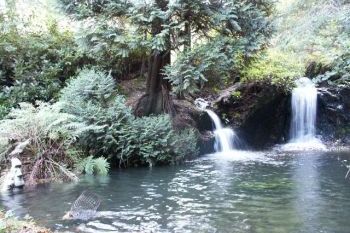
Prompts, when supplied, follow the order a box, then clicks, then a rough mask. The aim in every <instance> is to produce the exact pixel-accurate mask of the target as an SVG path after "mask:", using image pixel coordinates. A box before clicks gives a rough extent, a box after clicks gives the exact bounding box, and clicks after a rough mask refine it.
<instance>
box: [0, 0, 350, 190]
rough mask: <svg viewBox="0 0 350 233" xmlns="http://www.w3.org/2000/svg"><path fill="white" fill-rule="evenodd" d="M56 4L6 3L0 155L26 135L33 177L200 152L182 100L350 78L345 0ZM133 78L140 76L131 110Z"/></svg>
mask: <svg viewBox="0 0 350 233" xmlns="http://www.w3.org/2000/svg"><path fill="white" fill-rule="evenodd" d="M40 2H41V1H38V0H36V1H33V6H37V5H35V4H37V3H40ZM55 2H56V4H54V5H50V7H48V8H50V13H48V15H49V16H47V15H46V18H45V17H44V18H43V17H41V18H40V23H38V20H36V21H35V19H36V18H37V16H38V15H40V14H41V12H46V11H47V9H46V11H45V10H44V9H42V8H40V7H39V6H40V4H39V5H38V10H37V11H33V12H32V14H33V15H31V16H30V17H22V16H21V13H23V12H20V10H19V9H20V8H19V6H20V4H25V3H24V2H22V1H15V0H7V1H6V4H5V5H4V6H3V7H2V8H1V9H0V88H1V92H0V119H2V120H1V121H0V161H1V162H5V161H6V159H7V156H8V154H9V152H10V151H11V149H14V148H15V147H16V146H19V145H21V143H24V142H27V144H26V145H27V148H26V151H25V155H26V156H27V158H28V160H30V161H31V165H30V166H31V172H30V174H27V175H28V178H29V179H30V180H31V181H32V182H33V183H35V180H37V179H48V178H50V179H56V178H59V179H75V175H74V174H73V173H72V171H73V170H75V171H78V172H85V173H89V174H107V173H108V170H109V169H110V167H113V166H119V167H128V166H145V165H147V166H154V165H163V164H177V163H179V162H181V161H183V160H185V159H186V158H190V157H193V156H196V155H198V147H197V145H198V143H197V142H198V136H199V135H198V132H197V130H196V129H193V128H185V129H183V128H182V129H181V130H180V129H177V128H175V127H174V126H173V125H174V124H173V119H174V117H175V116H176V115H177V112H176V107H175V106H174V101H173V100H174V99H177V100H183V99H189V100H191V101H193V98H194V97H197V96H202V95H203V93H205V94H208V93H209V95H211V94H216V93H217V92H218V90H220V89H224V88H227V87H228V86H229V85H232V84H234V83H235V82H256V81H259V80H264V82H265V83H273V84H277V85H279V86H282V87H283V88H285V89H288V88H290V87H291V85H292V84H293V82H292V81H293V80H294V79H295V78H296V77H299V76H303V75H307V76H309V77H312V78H314V80H315V81H317V82H319V83H327V84H332V85H348V84H349V72H350V70H349V69H350V68H349V66H350V65H349V64H350V59H349V46H350V39H349V38H350V36H349V33H350V30H349V25H350V24H349V22H350V19H349V15H350V14H349V11H350V7H349V3H347V1H336V2H334V1H330V0H322V1H316V0H307V1H301V0H300V1H299V0H296V1H289V0H283V1H279V2H278V3H276V4H275V3H274V2H273V1H270V0H259V1H251V0H245V1H232V0H225V1H215V0H214V1H193V0H191V1H187V0H177V1H165V0H155V1H136V0H128V1H118V0H107V1H90V0H89V1H85V0H81V1H66V0H60V1H55ZM45 7H47V6H45ZM51 11H54V12H55V13H52V12H51ZM57 14H58V15H60V16H63V17H65V18H64V22H66V24H65V25H64V26H62V24H61V23H62V22H60V20H62V19H61V18H59V17H57ZM315 18H317V20H313V19H315ZM67 22H68V23H67ZM38 24H39V26H38ZM70 24H71V25H74V27H70V26H71V25H70ZM296 24H297V25H298V27H295V25H296ZM330 48H331V49H330ZM125 80H139V82H138V83H144V85H143V86H142V91H143V95H141V96H137V100H136V101H134V103H132V105H133V107H134V108H131V107H130V106H129V105H128V104H126V101H127V99H126V98H127V97H126V96H124V95H123V94H125V92H127V91H125V90H123V86H122V83H123V81H125ZM203 90H205V91H203ZM127 94H128V96H132V95H133V93H127ZM237 95H238V96H239V93H237ZM34 122H35V123H34Z"/></svg>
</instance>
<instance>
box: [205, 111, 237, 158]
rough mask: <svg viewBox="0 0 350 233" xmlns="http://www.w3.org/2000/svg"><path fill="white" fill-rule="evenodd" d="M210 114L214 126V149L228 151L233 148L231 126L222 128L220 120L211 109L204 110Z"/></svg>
mask: <svg viewBox="0 0 350 233" xmlns="http://www.w3.org/2000/svg"><path fill="white" fill-rule="evenodd" d="M205 111H206V112H207V113H208V115H209V116H210V118H211V120H212V121H213V123H214V126H215V131H214V135H215V150H216V152H228V151H232V150H234V148H233V141H234V139H235V133H234V132H233V130H232V129H231V128H223V127H222V124H221V121H220V119H219V117H218V115H216V114H215V113H214V112H213V111H211V110H208V109H207V110H205Z"/></svg>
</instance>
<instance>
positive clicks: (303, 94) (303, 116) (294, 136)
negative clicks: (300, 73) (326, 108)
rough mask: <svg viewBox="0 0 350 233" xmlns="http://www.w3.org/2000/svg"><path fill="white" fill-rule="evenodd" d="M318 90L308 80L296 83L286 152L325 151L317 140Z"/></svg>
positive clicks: (284, 147) (302, 79)
mask: <svg viewBox="0 0 350 233" xmlns="http://www.w3.org/2000/svg"><path fill="white" fill-rule="evenodd" d="M316 112H317V89H316V87H315V85H314V83H313V82H312V81H311V80H310V79H308V78H300V79H298V80H297V81H296V87H295V88H294V89H293V91H292V122H291V129H290V142H289V143H288V144H286V145H284V146H283V149H285V150H325V149H326V147H325V146H324V145H323V144H322V142H321V141H320V140H319V139H317V138H316Z"/></svg>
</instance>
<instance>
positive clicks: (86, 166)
mask: <svg viewBox="0 0 350 233" xmlns="http://www.w3.org/2000/svg"><path fill="white" fill-rule="evenodd" d="M109 167H110V165H109V163H108V162H107V160H106V159H105V158H103V157H100V158H94V157H93V156H88V157H86V158H85V159H82V160H81V162H80V163H78V164H77V170H78V171H79V172H80V173H86V174H89V175H93V174H97V175H107V174H108V171H109Z"/></svg>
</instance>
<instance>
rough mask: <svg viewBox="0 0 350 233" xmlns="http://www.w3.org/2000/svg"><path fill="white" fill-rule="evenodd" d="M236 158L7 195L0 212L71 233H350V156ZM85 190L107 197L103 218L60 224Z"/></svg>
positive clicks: (212, 157) (130, 171) (211, 159)
mask: <svg viewBox="0 0 350 233" xmlns="http://www.w3.org/2000/svg"><path fill="white" fill-rule="evenodd" d="M235 153H236V152H234V153H233V154H232V155H227V154H226V155H210V156H206V157H204V158H201V159H198V160H196V161H191V162H187V163H186V164H184V165H182V166H175V167H159V168H153V169H148V168H135V169H126V170H117V171H114V172H112V173H111V175H110V176H108V177H92V176H85V177H83V178H82V179H81V181H80V182H78V183H75V184H50V185H42V186H40V187H38V188H37V189H35V190H32V191H29V190H27V191H22V192H18V193H17V194H13V195H2V196H1V197H0V198H1V199H0V207H1V206H3V207H4V208H5V209H7V210H8V209H11V210H13V211H14V213H15V214H16V215H19V216H25V215H26V214H29V215H30V216H32V217H33V218H34V219H35V220H36V221H37V222H38V223H39V224H42V225H45V226H48V227H50V228H52V229H54V230H60V231H69V232H78V231H79V230H80V232H81V231H83V232H181V233H183V232H220V233H221V232H242V233H243V232H247V233H258V232H266V233H275V232H276V233H283V232H305V233H312V232H332V233H333V232H337V233H338V232H339V233H348V232H350V221H349V218H350V182H349V180H346V179H344V176H345V174H346V172H347V169H346V168H345V166H343V165H342V163H341V160H344V159H348V158H350V153H342V154H334V153H299V154H289V155H288V154H278V153H277V152H276V153H256V154H240V155H239V154H238V153H236V154H235ZM84 190H90V191H93V192H95V193H96V194H98V195H99V197H100V198H101V201H102V204H101V206H100V208H99V210H100V211H102V212H101V214H102V217H98V218H97V219H94V220H92V221H90V222H79V221H62V220H60V219H61V217H62V216H63V215H64V212H65V211H67V210H69V208H70V205H71V203H72V202H74V200H75V199H76V198H77V197H78V196H79V195H80V193H81V192H82V191H84Z"/></svg>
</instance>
